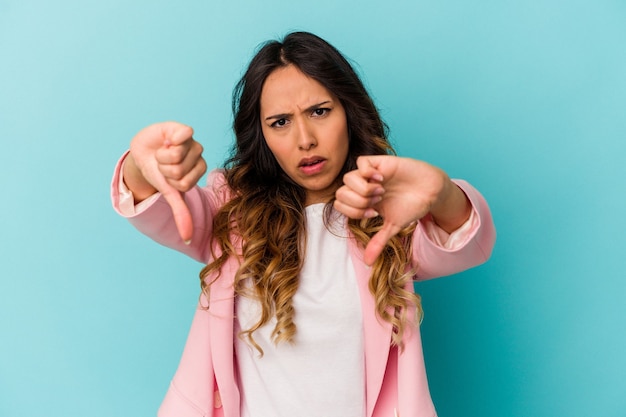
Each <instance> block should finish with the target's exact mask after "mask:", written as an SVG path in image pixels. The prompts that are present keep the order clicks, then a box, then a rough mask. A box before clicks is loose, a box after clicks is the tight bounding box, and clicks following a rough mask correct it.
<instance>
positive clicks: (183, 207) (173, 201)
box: [163, 189, 193, 244]
mask: <svg viewBox="0 0 626 417" xmlns="http://www.w3.org/2000/svg"><path fill="white" fill-rule="evenodd" d="M163 197H164V198H165V201H167V203H168V204H169V206H170V208H171V209H172V215H173V216H174V222H175V223H176V229H177V230H178V234H179V235H180V238H181V239H182V240H183V242H185V243H187V244H189V243H190V242H191V238H192V237H193V221H192V219H191V212H190V211H189V207H187V204H186V203H185V200H183V196H182V194H181V193H180V192H179V191H178V190H174V189H168V190H167V191H165V192H163Z"/></svg>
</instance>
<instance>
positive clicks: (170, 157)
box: [155, 139, 204, 164]
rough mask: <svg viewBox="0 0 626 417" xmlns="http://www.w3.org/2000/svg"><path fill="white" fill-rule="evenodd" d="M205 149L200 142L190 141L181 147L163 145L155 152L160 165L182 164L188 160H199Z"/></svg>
mask: <svg viewBox="0 0 626 417" xmlns="http://www.w3.org/2000/svg"><path fill="white" fill-rule="evenodd" d="M203 151H204V149H203V148H202V145H201V144H200V143H199V142H196V141H195V140H193V139H192V140H190V141H187V142H184V143H182V144H180V145H171V144H169V145H163V146H161V147H160V148H159V149H157V150H156V152H155V158H156V160H157V161H158V162H159V163H160V164H180V163H182V162H183V161H185V160H186V159H188V158H197V157H198V156H200V155H201V154H202V152H203Z"/></svg>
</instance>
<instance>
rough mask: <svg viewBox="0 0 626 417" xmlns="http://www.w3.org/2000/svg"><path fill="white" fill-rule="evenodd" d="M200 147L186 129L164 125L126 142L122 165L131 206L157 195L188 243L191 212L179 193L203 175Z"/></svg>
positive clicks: (151, 127)
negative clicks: (128, 146) (168, 209)
mask: <svg viewBox="0 0 626 417" xmlns="http://www.w3.org/2000/svg"><path fill="white" fill-rule="evenodd" d="M206 168H207V166H206V162H205V161H204V158H202V145H200V143H198V142H196V141H195V140H194V139H193V129H192V128H191V127H189V126H186V125H183V124H180V123H176V122H164V123H157V124H153V125H150V126H148V127H146V128H144V129H143V130H141V131H140V132H139V133H137V135H136V136H135V137H134V138H133V140H132V141H131V143H130V154H129V155H128V156H127V157H126V161H125V162H124V182H125V183H126V186H127V187H128V189H129V190H130V191H131V192H132V193H133V196H134V198H135V203H138V202H140V201H142V200H145V199H146V198H148V197H149V196H151V195H152V194H154V193H155V192H157V191H158V192H160V193H161V194H163V197H164V198H165V200H166V201H167V203H168V204H169V205H170V207H171V209H172V214H173V215H174V221H175V222H176V227H177V229H178V233H179V234H180V237H181V238H182V240H183V241H185V242H186V243H188V242H190V241H191V237H192V233H193V224H192V220H191V213H190V211H189V208H188V207H187V204H185V201H184V199H183V196H182V193H184V192H186V191H189V190H190V189H192V188H193V187H194V186H195V185H196V183H197V182H198V180H200V178H201V177H202V176H203V175H204V173H205V172H206Z"/></svg>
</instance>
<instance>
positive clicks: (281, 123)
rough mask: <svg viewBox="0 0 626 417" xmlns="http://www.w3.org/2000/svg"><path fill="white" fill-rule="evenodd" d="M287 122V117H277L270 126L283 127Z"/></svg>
mask: <svg viewBox="0 0 626 417" xmlns="http://www.w3.org/2000/svg"><path fill="white" fill-rule="evenodd" d="M286 124H287V119H278V120H276V121H275V122H274V123H272V124H271V126H272V127H283V126H285V125H286Z"/></svg>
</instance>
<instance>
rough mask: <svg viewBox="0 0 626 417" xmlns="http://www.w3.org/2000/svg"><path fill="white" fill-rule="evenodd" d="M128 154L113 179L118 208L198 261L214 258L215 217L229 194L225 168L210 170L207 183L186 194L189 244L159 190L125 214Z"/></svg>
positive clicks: (146, 232) (138, 225)
mask: <svg viewBox="0 0 626 417" xmlns="http://www.w3.org/2000/svg"><path fill="white" fill-rule="evenodd" d="M127 154H128V152H127V153H125V154H124V155H123V156H122V157H121V158H120V160H119V161H118V163H117V165H116V166H115V171H114V173H113V179H112V181H111V202H112V204H113V208H114V210H115V211H116V212H117V213H118V214H119V215H121V216H122V217H125V218H126V219H128V221H129V222H130V223H131V224H132V225H133V226H134V227H135V228H136V229H137V230H139V231H140V232H141V233H143V234H144V235H146V236H148V237H149V238H151V239H152V240H154V241H155V242H157V243H159V244H161V245H163V246H167V247H169V248H172V249H175V250H177V251H179V252H182V253H184V254H186V255H188V256H190V257H192V258H193V259H195V260H197V261H198V262H201V263H208V261H209V260H210V258H211V251H210V239H211V233H212V225H213V223H212V222H213V217H214V215H215V214H216V213H217V211H218V210H219V208H220V207H221V205H222V204H224V201H226V198H227V195H228V192H227V190H228V187H227V185H226V179H225V177H224V173H223V171H221V170H214V171H212V172H210V173H209V175H208V176H207V185H206V186H205V187H200V186H196V187H194V188H193V189H191V190H189V191H188V192H186V193H185V194H184V196H183V198H184V200H185V202H186V203H187V207H189V210H190V212H191V217H192V221H193V236H192V239H191V243H190V244H189V245H186V244H185V243H184V242H183V240H182V239H181V238H180V236H179V234H178V230H177V229H176V224H175V223H174V216H173V215H172V210H171V209H170V206H169V204H168V203H167V202H166V201H165V198H163V196H162V195H160V194H159V193H157V195H156V197H155V198H152V199H150V201H148V202H147V203H148V204H146V205H142V207H141V208H138V209H137V210H136V211H135V213H133V214H125V213H124V210H122V208H121V207H120V205H121V200H122V196H121V193H120V187H119V184H120V180H121V176H122V164H123V161H124V159H125V157H126V155H127Z"/></svg>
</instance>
